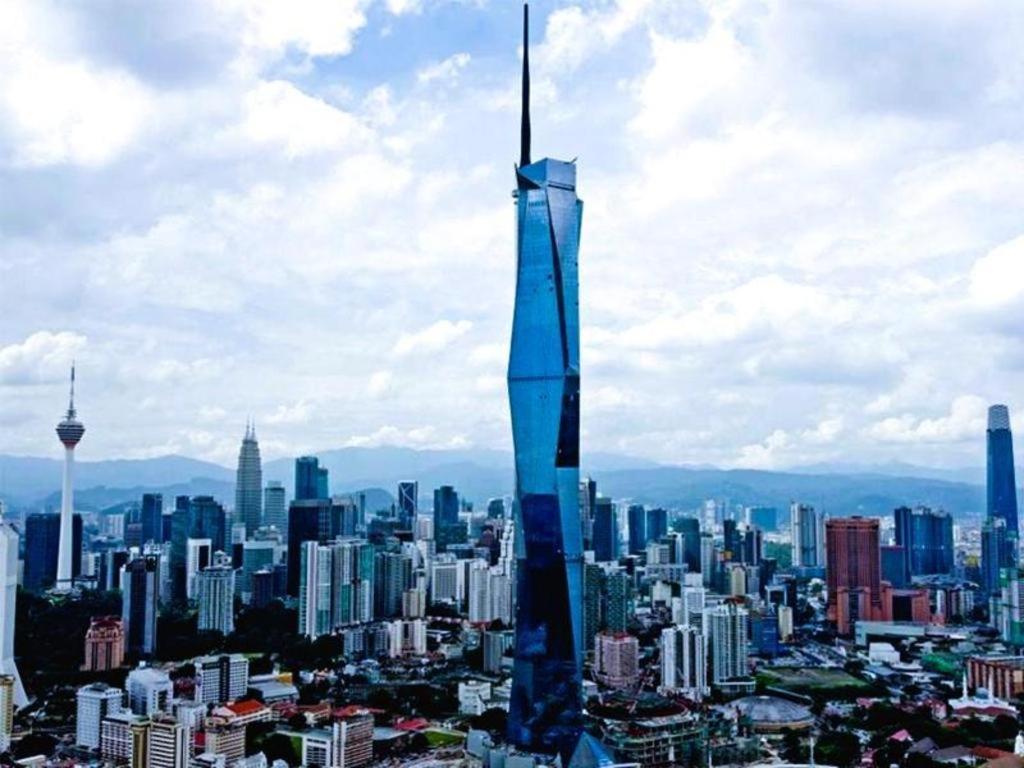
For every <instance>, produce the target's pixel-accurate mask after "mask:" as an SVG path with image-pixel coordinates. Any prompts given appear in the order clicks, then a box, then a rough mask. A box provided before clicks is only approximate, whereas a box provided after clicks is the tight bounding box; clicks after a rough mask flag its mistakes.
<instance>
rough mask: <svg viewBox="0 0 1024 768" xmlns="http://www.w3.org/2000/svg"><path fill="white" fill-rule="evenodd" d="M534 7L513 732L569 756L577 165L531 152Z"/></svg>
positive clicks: (526, 88) (521, 265)
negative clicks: (535, 156) (535, 158)
mask: <svg viewBox="0 0 1024 768" xmlns="http://www.w3.org/2000/svg"><path fill="white" fill-rule="evenodd" d="M528 13H529V11H528V9H527V8H526V7H525V6H524V9H523V114H522V127H521V153H520V162H519V167H518V168H517V169H516V191H515V193H514V196H515V198H516V210H517V240H518V243H517V245H518V257H517V273H516V298H515V313H514V317H513V322H512V348H511V353H510V357H509V366H508V392H509V405H510V409H511V416H512V438H513V443H514V449H515V466H516V504H515V513H516V518H517V524H518V525H517V527H518V528H519V530H521V531H522V535H519V536H517V537H516V558H517V569H516V573H517V590H516V595H517V598H518V605H517V609H516V645H515V666H514V670H513V678H512V700H511V704H510V710H509V739H510V741H511V742H512V743H514V744H515V745H516V746H518V747H520V748H522V749H526V750H529V751H533V752H542V753H548V754H553V753H556V752H557V753H560V754H561V755H562V759H563V760H568V759H569V756H570V754H571V752H572V749H573V748H574V747H575V746H576V742H577V740H578V738H579V735H580V733H581V731H582V705H581V696H582V691H581V686H582V666H583V663H582V659H583V610H582V609H583V584H582V578H583V559H582V548H583V540H582V534H581V526H580V511H579V480H580V477H579V474H580V473H579V445H580V437H579V414H580V400H579V398H580V360H579V288H578V284H577V255H578V249H579V237H580V221H581V215H582V212H583V204H582V202H581V201H580V200H579V199H578V198H577V197H576V166H575V164H574V163H571V162H562V161H559V160H550V159H544V160H539V161H537V162H531V160H530V112H529V106H530V75H529V51H528V27H529V16H528Z"/></svg>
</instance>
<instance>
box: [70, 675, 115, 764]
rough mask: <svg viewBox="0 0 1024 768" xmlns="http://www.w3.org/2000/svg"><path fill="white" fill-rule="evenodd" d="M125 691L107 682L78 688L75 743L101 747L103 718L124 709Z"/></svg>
mask: <svg viewBox="0 0 1024 768" xmlns="http://www.w3.org/2000/svg"><path fill="white" fill-rule="evenodd" d="M123 702H124V691H122V690H121V689H120V688H111V687H110V686H109V685H106V684H105V683H93V684H92V685H86V686H84V687H82V688H79V689H78V693H77V694H76V695H75V743H76V744H78V745H79V746H83V747H88V748H89V749H99V746H100V735H101V734H102V724H103V718H105V717H106V716H107V715H114V714H117V713H118V712H120V711H121V710H122V709H123Z"/></svg>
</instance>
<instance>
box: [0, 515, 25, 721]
mask: <svg viewBox="0 0 1024 768" xmlns="http://www.w3.org/2000/svg"><path fill="white" fill-rule="evenodd" d="M17 597H18V532H17V531H15V530H14V528H12V527H11V525H10V523H8V522H7V521H6V520H4V503H3V502H2V501H0V675H10V676H11V677H12V678H13V679H14V688H13V696H14V706H16V707H23V706H25V705H26V704H28V697H27V696H26V695H25V688H24V687H23V686H22V684H21V676H20V675H19V674H18V667H17V665H15V663H14V617H15V615H16V614H15V610H16V606H15V601H16V600H17Z"/></svg>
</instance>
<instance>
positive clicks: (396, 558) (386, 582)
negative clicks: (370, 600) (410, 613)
mask: <svg viewBox="0 0 1024 768" xmlns="http://www.w3.org/2000/svg"><path fill="white" fill-rule="evenodd" d="M374 579H375V581H374V592H373V596H374V611H373V615H374V618H377V619H391V618H397V617H400V616H401V615H402V593H403V592H405V590H407V589H408V588H409V587H410V586H412V558H411V557H409V556H408V555H406V554H404V553H401V552H378V553H377V556H376V560H375V563H374Z"/></svg>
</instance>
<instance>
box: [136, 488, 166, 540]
mask: <svg viewBox="0 0 1024 768" xmlns="http://www.w3.org/2000/svg"><path fill="white" fill-rule="evenodd" d="M140 516H141V518H142V543H143V544H145V543H146V542H149V541H155V542H157V543H158V544H159V543H161V542H163V540H164V535H163V527H164V497H163V494H161V493H144V494H142V510H141V512H140Z"/></svg>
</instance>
